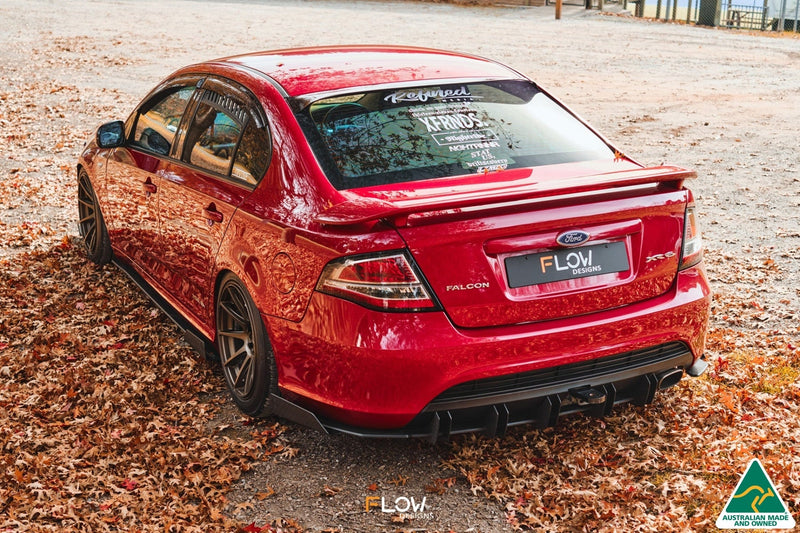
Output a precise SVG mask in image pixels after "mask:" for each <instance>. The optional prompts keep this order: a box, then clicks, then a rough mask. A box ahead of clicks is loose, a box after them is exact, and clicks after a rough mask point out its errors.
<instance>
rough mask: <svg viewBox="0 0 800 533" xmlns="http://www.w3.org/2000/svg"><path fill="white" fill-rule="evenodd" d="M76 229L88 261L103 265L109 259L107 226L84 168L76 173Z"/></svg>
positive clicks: (109, 249)
mask: <svg viewBox="0 0 800 533" xmlns="http://www.w3.org/2000/svg"><path fill="white" fill-rule="evenodd" d="M78 229H79V230H80V233H81V237H83V244H84V247H85V248H86V256H87V257H88V258H89V260H90V261H92V262H94V263H96V264H98V265H105V264H106V263H108V262H109V261H111V255H112V254H111V240H110V239H109V237H108V228H106V223H105V221H104V220H103V213H102V212H101V211H100V204H99V202H98V201H97V195H95V193H94V188H93V187H92V182H91V180H90V179H89V175H88V174H87V173H86V171H85V170H81V171H80V174H78Z"/></svg>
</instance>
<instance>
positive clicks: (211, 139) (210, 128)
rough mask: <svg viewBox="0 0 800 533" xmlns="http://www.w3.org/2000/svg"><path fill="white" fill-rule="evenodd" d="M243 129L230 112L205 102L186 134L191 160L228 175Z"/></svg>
mask: <svg viewBox="0 0 800 533" xmlns="http://www.w3.org/2000/svg"><path fill="white" fill-rule="evenodd" d="M241 132H242V127H241V125H240V123H239V122H238V121H237V120H236V119H234V118H233V116H231V114H230V113H228V112H226V111H224V110H222V109H220V108H218V107H216V106H213V105H211V104H210V103H208V102H205V101H204V102H201V103H200V104H199V105H198V106H197V111H196V113H195V115H194V118H193V120H192V125H191V126H190V127H189V130H188V132H187V134H186V147H185V150H186V151H185V152H184V154H187V155H188V161H189V162H190V163H191V164H193V165H197V166H198V167H201V168H204V169H206V170H209V171H211V172H214V173H216V174H222V175H228V172H229V170H230V168H231V161H233V156H234V152H235V150H236V144H237V143H238V142H239V136H240V134H241Z"/></svg>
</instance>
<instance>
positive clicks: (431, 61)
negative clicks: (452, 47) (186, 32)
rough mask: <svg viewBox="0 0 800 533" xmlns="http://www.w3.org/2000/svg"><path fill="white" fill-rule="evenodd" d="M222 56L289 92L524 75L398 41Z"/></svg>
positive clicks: (475, 58)
mask: <svg viewBox="0 0 800 533" xmlns="http://www.w3.org/2000/svg"><path fill="white" fill-rule="evenodd" d="M220 62H224V63H233V64H238V65H243V66H245V67H249V68H252V69H254V70H257V71H259V72H263V73H265V74H267V75H268V76H270V77H271V78H272V79H274V80H275V81H277V82H278V83H279V84H280V85H281V87H283V88H284V89H285V90H286V92H287V93H288V94H289V96H302V95H305V94H310V93H316V92H323V91H334V90H338V89H343V88H348V87H369V86H373V85H382V84H385V83H403V82H406V83H407V82H409V81H419V80H443V79H453V78H460V79H463V78H479V79H523V78H522V76H521V75H520V74H518V73H517V72H515V71H513V70H511V69H510V68H508V67H506V66H503V65H500V64H499V63H496V62H494V61H489V60H487V59H483V58H480V57H475V56H465V55H462V54H458V53H455V52H446V51H442V50H431V49H428V48H410V47H396V46H338V47H327V48H300V49H293V50H277V51H274V52H262V53H259V54H248V55H243V56H233V57H228V58H224V59H222V60H220Z"/></svg>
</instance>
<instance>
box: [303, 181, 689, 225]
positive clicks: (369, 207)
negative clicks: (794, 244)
mask: <svg viewBox="0 0 800 533" xmlns="http://www.w3.org/2000/svg"><path fill="white" fill-rule="evenodd" d="M520 170H522V169H520ZM506 172H518V171H514V170H509V171H506ZM526 172H527V173H528V174H529V175H530V170H527V171H526ZM696 177H697V173H696V172H695V171H693V170H687V169H684V168H680V167H673V166H659V167H651V168H642V169H633V170H624V171H621V172H610V173H607V174H598V175H592V176H576V177H571V178H558V179H545V180H543V181H527V182H525V183H524V184H522V185H508V184H504V183H497V184H495V185H496V186H495V187H494V188H475V189H472V190H468V191H465V192H452V190H451V191H450V192H448V193H447V194H440V195H430V196H422V197H416V198H409V199H406V200H392V201H389V200H382V199H379V198H373V197H371V196H356V197H353V198H351V199H349V200H346V201H344V202H342V203H339V204H336V205H334V206H332V207H330V208H328V209H326V210H325V211H323V212H322V213H320V214H319V215H317V217H316V218H315V219H314V220H315V222H318V223H320V224H322V225H325V226H352V225H357V224H364V223H367V222H373V221H377V220H381V219H398V218H403V217H407V216H408V215H410V214H412V213H421V212H426V211H432V210H435V211H444V210H448V209H458V208H465V207H474V206H480V205H487V204H495V203H500V202H513V201H518V200H530V199H537V198H546V197H548V196H556V195H568V194H576V193H582V192H588V191H595V190H602V189H611V188H619V187H632V186H636V185H646V184H652V183H659V184H661V183H663V184H670V186H671V187H674V188H675V189H680V188H681V186H682V185H683V181H684V180H687V179H692V178H696ZM487 185H488V184H487ZM401 225H402V224H401Z"/></svg>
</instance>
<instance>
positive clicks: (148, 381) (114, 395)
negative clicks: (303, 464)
mask: <svg viewBox="0 0 800 533" xmlns="http://www.w3.org/2000/svg"><path fill="white" fill-rule="evenodd" d="M0 267H1V268H0V308H2V309H3V314H2V316H1V317H0V380H2V381H0V531H121V530H123V531H144V530H147V531H178V530H179V531H231V530H232V529H235V528H236V527H237V524H236V523H234V522H233V521H232V520H230V519H228V518H226V516H225V513H224V510H225V507H226V505H227V501H226V498H225V493H226V492H227V491H228V489H229V488H230V486H231V484H232V483H233V482H235V481H236V480H238V479H239V477H240V476H241V475H242V473H243V472H246V471H247V470H249V469H250V467H251V464H252V463H253V462H255V461H261V460H264V459H265V458H266V457H268V456H270V455H272V454H281V453H291V449H288V448H286V447H285V446H284V445H283V444H282V443H281V439H280V434H281V431H282V430H281V427H280V426H279V425H278V424H276V423H274V422H269V421H261V422H258V423H252V424H251V423H250V422H249V421H245V423H248V424H249V427H250V431H249V434H248V435H247V437H246V438H231V437H228V436H225V435H223V434H221V430H224V428H220V427H212V426H210V425H209V420H210V419H211V418H212V417H213V413H214V412H215V410H216V409H217V406H216V402H215V401H212V400H211V398H214V396H213V395H212V394H211V393H213V392H215V391H217V390H218V389H219V388H220V387H222V383H221V380H220V379H219V378H218V377H217V376H215V375H214V373H213V372H212V371H211V370H210V368H211V367H210V366H209V364H208V363H206V362H205V360H203V359H201V358H200V356H199V355H198V354H197V353H195V352H193V351H192V350H191V349H190V348H188V347H187V346H186V345H185V344H184V343H183V342H182V340H181V337H180V335H179V332H178V331H177V330H176V329H175V328H174V327H172V326H171V324H170V323H169V322H168V321H165V319H164V316H163V315H161V313H160V312H158V311H156V310H155V309H154V308H153V307H152V306H151V305H150V303H149V301H148V300H146V299H145V298H144V296H143V295H142V294H141V293H140V292H139V291H138V289H136V288H135V287H134V286H132V284H130V283H129V282H128V280H127V278H125V277H124V276H123V275H121V273H120V272H119V271H118V270H117V269H116V268H115V267H105V268H98V267H95V266H94V265H92V264H91V263H89V262H87V261H86V258H85V257H84V256H83V255H82V254H81V253H79V252H78V251H77V250H76V248H75V246H74V245H73V244H72V242H70V240H69V239H65V240H64V242H63V243H62V244H60V245H58V246H55V247H53V248H51V249H49V250H46V251H41V252H35V253H32V254H25V255H22V256H19V257H17V258H16V259H15V260H14V262H13V264H10V263H9V262H8V261H5V262H3V263H0ZM290 529H291V528H290Z"/></svg>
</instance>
